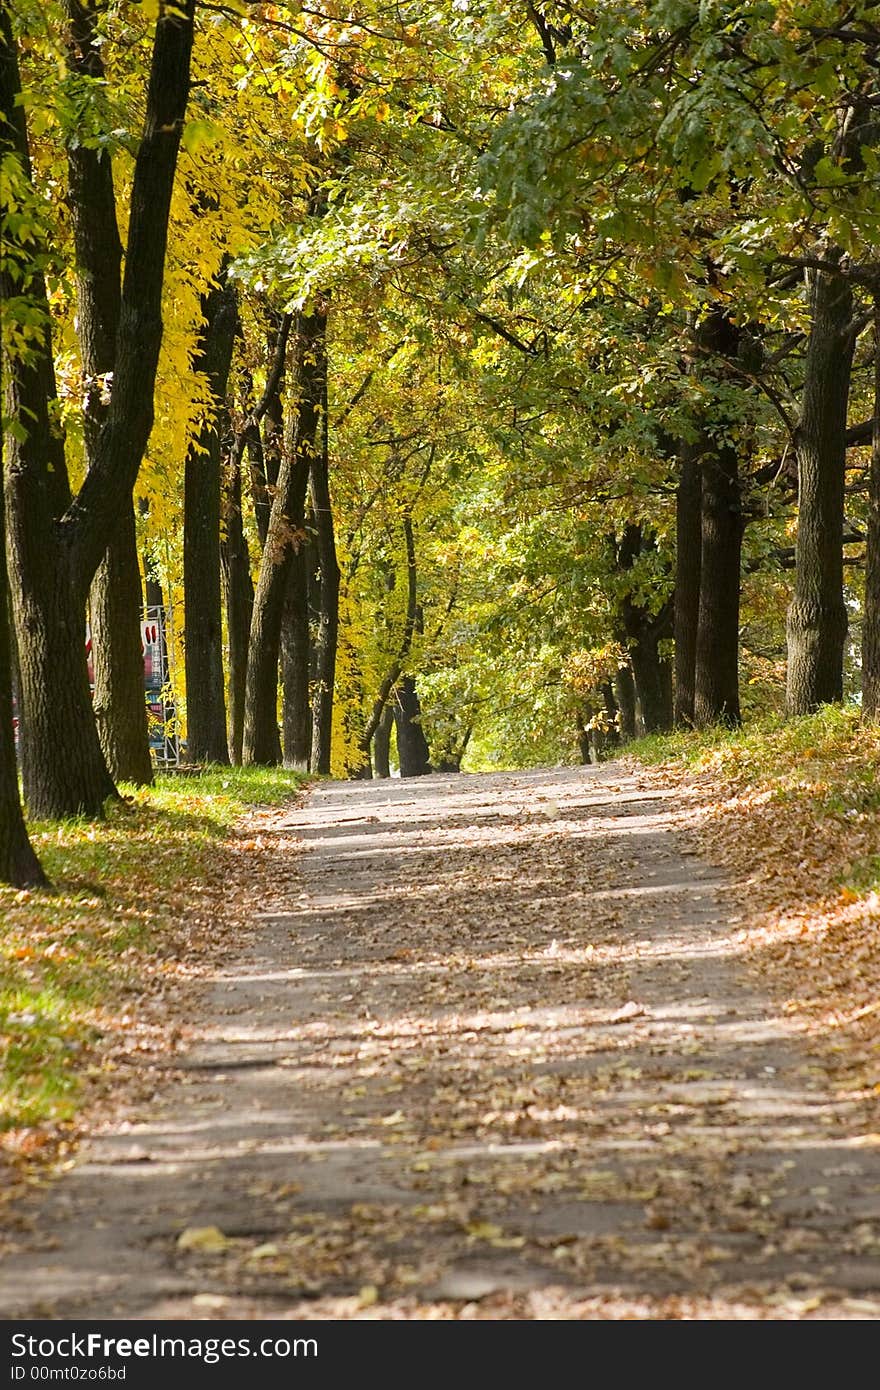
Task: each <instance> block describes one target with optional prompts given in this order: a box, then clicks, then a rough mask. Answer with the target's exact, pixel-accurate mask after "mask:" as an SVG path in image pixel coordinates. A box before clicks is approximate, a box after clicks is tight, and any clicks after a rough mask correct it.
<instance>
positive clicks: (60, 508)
mask: <svg viewBox="0 0 880 1390" xmlns="http://www.w3.org/2000/svg"><path fill="white" fill-rule="evenodd" d="M20 93H21V82H20V78H19V73H18V55H17V51H16V47H15V41H14V39H13V36H12V31H11V27H10V20H9V12H8V10H7V9H5V8H3V9H0V100H2V108H0V110H2V126H0V141H2V146H0V150H2V153H3V155H4V156H5V155H7V154H9V155H10V156H12V157H14V158H17V160H18V162H19V164H20V166H21V169H22V174H23V176H24V177H26V178H29V177H30V157H29V153H28V145H27V131H26V127H25V120H24V109H23V108H22V106H21V105H20V103H19V97H20ZM9 241H10V249H11V250H19V251H20V254H21V260H22V264H23V265H24V266H27V267H28V268H29V273H28V274H27V276H26V279H25V280H24V282H23V283H21V284H19V283H17V282H15V281H14V280H13V279H12V277H11V275H10V273H9V271H8V270H5V269H4V270H3V272H2V291H3V298H4V299H5V300H11V299H12V298H13V296H15V295H16V294H21V293H25V294H26V295H27V297H28V299H29V300H30V302H31V305H32V306H33V310H34V312H35V313H37V314H39V315H40V317H41V319H42V323H43V325H44V326H43V337H42V342H41V343H40V344H39V345H38V346H37V345H35V346H34V350H33V351H32V352H31V354H30V355H29V356H28V358H27V360H25V361H23V360H22V359H20V358H9V359H7V360H5V361H4V364H3V365H4V372H3V375H4V380H5V410H6V414H7V416H8V418H9V419H11V420H15V421H18V422H20V423H21V424H23V425H24V430H21V431H16V432H15V433H12V434H10V436H9V444H8V449H7V451H6V458H5V460H4V465H5V466H4V489H5V506H6V522H7V526H6V530H7V547H8V559H9V565H10V569H11V571H12V573H13V574H14V575H15V576H16V583H15V585H14V586H13V587H12V609H13V614H14V617H15V627H16V632H17V635H18V671H19V682H20V685H19V740H20V742H21V745H22V773H23V780H24V797H25V803H26V805H27V807H28V810H29V811H30V814H31V815H32V816H34V817H37V818H40V819H43V818H46V819H51V818H55V817H57V818H62V817H67V816H77V815H87V816H94V817H97V816H100V815H102V814H103V809H104V803H105V801H106V800H107V798H108V797H112V796H116V795H117V793H116V788H115V786H114V784H113V781H112V779H111V777H110V774H109V772H108V771H107V766H106V763H105V762H104V755H103V753H102V752H101V745H100V743H99V741H98V733H97V729H96V727H95V719H94V714H93V711H92V699H91V691H90V689H89V676H88V668H87V665H86V650H85V592H84V590H83V588H82V587H81V586H80V585H79V584H78V583H77V582H76V575H75V572H74V566H73V563H72V560H71V556H70V553H69V549H68V548H67V547H65V546H64V545H63V544H62V543H61V540H60V538H59V535H58V529H57V527H56V525H55V519H56V518H57V517H58V516H60V515H61V514H62V513H63V512H64V511H65V510H66V509H67V507H68V505H69V502H70V492H69V486H68V475H67V463H66V460H65V454H64V440H63V438H62V436H61V434H60V432H59V431H58V428H57V426H56V425H55V423H54V422H51V421H50V418H49V402H50V401H55V400H56V399H57V390H56V385H55V368H54V364H53V359H52V339H51V328H50V317H49V304H48V300H47V298H46V287H45V282H44V280H43V275H42V272H41V271H40V270H39V269H37V268H36V267H35V265H34V261H33V259H31V257H32V249H31V248H30V247H29V246H21V247H17V246H16V243H15V238H14V235H13V234H12V233H10V234H9Z"/></svg>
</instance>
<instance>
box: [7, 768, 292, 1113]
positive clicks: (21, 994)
mask: <svg viewBox="0 0 880 1390" xmlns="http://www.w3.org/2000/svg"><path fill="white" fill-rule="evenodd" d="M303 780H304V779H303V778H302V777H298V776H297V775H296V774H295V773H290V772H283V771H281V770H279V769H275V768H247V769H242V768H232V769H230V768H210V769H206V770H205V772H203V773H202V774H201V775H198V776H178V775H174V774H169V775H163V776H160V777H159V778H158V779H157V782H156V785H155V787H152V788H148V789H143V788H134V787H122V788H121V791H122V792H123V793H124V795H125V797H126V800H125V801H124V802H123V803H121V804H119V805H115V806H110V807H109V809H108V815H107V819H106V820H105V821H102V822H98V823H95V822H89V821H81V820H77V821H64V822H54V823H37V824H32V825H31V826H30V827H29V829H30V833H31V839H32V841H33V843H34V846H35V848H36V850H37V852H38V854H39V856H40V859H41V860H42V863H43V865H44V867H45V869H46V872H47V873H48V874H49V877H50V878H51V880H52V883H53V885H54V891H53V892H51V893H45V892H26V891H25V892H18V891H16V890H15V889H11V888H2V887H0V918H2V921H3V933H2V940H0V1130H9V1129H19V1128H21V1127H25V1126H31V1125H36V1124H41V1123H46V1122H49V1123H58V1122H63V1121H66V1120H69V1119H71V1117H72V1116H73V1115H74V1114H75V1111H76V1107H77V1103H78V1099H79V1096H80V1094H81V1090H82V1082H83V1079H84V1075H85V1074H87V1073H88V1072H89V1070H90V1069H91V1070H95V1069H96V1068H98V1069H100V1068H101V1066H102V1065H103V1062H102V1060H101V1057H100V1054H99V1053H98V1052H96V1051H95V1046H94V1045H95V1044H96V1043H97V1042H98V1041H99V1040H100V1038H101V1036H102V1034H103V1033H104V1032H105V1030H108V1029H113V1028H114V1027H115V1026H116V1015H117V1014H119V1013H120V1012H126V1011H127V1012H128V1013H130V1014H132V1013H134V1012H135V1011H136V1008H137V994H138V992H139V990H140V989H141V988H142V987H143V981H144V979H145V976H146V975H148V974H149V972H150V969H151V968H152V967H153V966H154V965H155V963H156V962H157V961H158V960H160V959H161V956H162V953H163V950H167V949H168V945H169V942H170V941H171V940H172V939H173V937H174V933H175V932H176V931H179V928H180V922H181V915H182V910H183V906H184V904H185V902H186V900H187V897H188V895H189V896H191V897H194V898H195V897H197V896H198V890H199V887H200V886H201V885H203V884H206V883H207V884H217V883H219V882H222V877H223V874H224V871H225V865H224V848H223V841H224V839H225V837H226V836H227V835H228V832H229V830H230V829H231V827H232V826H233V825H234V824H235V822H236V821H237V820H238V819H239V817H240V816H241V815H242V814H243V813H244V812H245V811H246V810H247V809H248V808H249V807H251V806H254V805H277V804H279V803H281V802H283V801H285V800H286V799H288V798H289V797H290V796H291V795H292V794H293V793H294V792H295V791H296V789H297V787H298V786H300V785H301V783H302V781H303Z"/></svg>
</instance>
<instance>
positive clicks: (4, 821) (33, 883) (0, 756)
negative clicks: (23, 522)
mask: <svg viewBox="0 0 880 1390" xmlns="http://www.w3.org/2000/svg"><path fill="white" fill-rule="evenodd" d="M0 462H2V454H0ZM0 471H2V470H0ZM8 600H9V584H8V575H7V571H6V526H5V509H4V505H3V490H2V488H0V883H11V884H12V885H13V886H14V887H16V888H32V887H33V888H37V887H43V886H45V884H46V875H45V874H44V872H43V869H42V866H41V864H40V861H39V859H38V858H37V856H36V854H35V852H34V848H33V845H32V844H31V842H30V840H29V839H28V833H27V828H26V826H25V823H24V816H23V815H22V812H21V802H20V801H19V799H18V763H17V762H16V757H15V731H14V727H13V723H12V649H11V643H10V634H9V601H8Z"/></svg>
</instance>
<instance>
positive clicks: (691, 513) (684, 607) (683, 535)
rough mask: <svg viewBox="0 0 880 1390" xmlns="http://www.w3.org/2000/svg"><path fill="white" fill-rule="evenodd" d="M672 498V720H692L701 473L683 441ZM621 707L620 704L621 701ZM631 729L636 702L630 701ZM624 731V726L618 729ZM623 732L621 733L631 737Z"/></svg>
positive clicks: (700, 536)
mask: <svg viewBox="0 0 880 1390" xmlns="http://www.w3.org/2000/svg"><path fill="white" fill-rule="evenodd" d="M680 466H681V471H680V474H679V480H678V488H677V491H676V499H675V536H676V548H675V620H674V629H675V710H674V715H675V723H676V724H677V725H685V726H687V725H691V724H693V722H694V682H695V676H696V660H697V621H698V618H699V612H700V556H701V547H702V521H701V507H702V486H703V484H702V473H701V470H700V465H699V462H698V459H697V457H696V452H695V450H694V449H693V448H691V447H690V446H688V445H683V446H682V450H681V454H680ZM621 709H623V704H622V702H621ZM633 730H635V706H634V704H633ZM621 732H623V730H621ZM633 736H634V734H633V735H629V734H626V733H624V737H625V738H628V737H633Z"/></svg>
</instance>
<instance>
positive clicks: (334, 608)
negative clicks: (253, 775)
mask: <svg viewBox="0 0 880 1390" xmlns="http://www.w3.org/2000/svg"><path fill="white" fill-rule="evenodd" d="M325 353H326V344H325ZM323 392H324V394H323V405H322V420H321V435H320V438H321V447H320V449H319V450H317V451H316V454H315V457H314V458H313V459H312V466H311V471H310V474H309V485H310V489H311V497H312V510H313V512H314V516H315V540H316V549H317V552H318V568H319V570H320V574H321V586H320V612H319V616H318V635H317V640H316V642H315V694H314V699H313V702H312V756H311V770H312V772H317V773H322V774H327V773H329V772H330V747H331V741H332V734H333V692H334V687H335V684H336V644H337V640H338V635H339V562H338V560H337V558H336V537H335V534H334V529H333V504H332V501H331V497H330V460H329V455H328V441H327V371H326V356H325V367H324V373H323Z"/></svg>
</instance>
